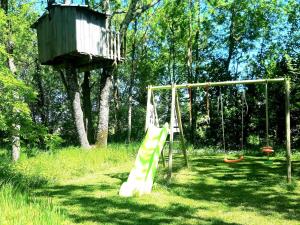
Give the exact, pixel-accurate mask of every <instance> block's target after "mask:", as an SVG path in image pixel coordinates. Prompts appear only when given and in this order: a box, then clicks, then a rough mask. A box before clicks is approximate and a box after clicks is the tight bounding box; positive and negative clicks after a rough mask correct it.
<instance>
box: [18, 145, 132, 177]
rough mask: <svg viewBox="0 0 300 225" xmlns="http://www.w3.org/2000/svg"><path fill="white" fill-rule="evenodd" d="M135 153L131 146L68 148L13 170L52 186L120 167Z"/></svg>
mask: <svg viewBox="0 0 300 225" xmlns="http://www.w3.org/2000/svg"><path fill="white" fill-rule="evenodd" d="M136 150H137V148H136V146H135V145H130V146H127V147H126V146H124V145H122V146H121V145H110V146H109V147H108V148H106V149H97V148H94V149H92V150H83V149H80V148H76V147H69V148H64V149H61V150H59V151H57V152H55V153H41V154H39V155H37V156H36V157H32V158H28V159H27V158H26V159H21V160H20V162H19V163H17V164H16V165H15V166H14V168H15V170H16V171H20V172H22V174H24V175H26V176H31V177H40V178H43V179H46V180H48V181H51V182H56V181H62V180H66V179H72V178H75V177H79V176H82V175H84V174H88V173H96V172H97V171H98V172H99V171H101V170H102V169H104V168H107V167H114V166H117V165H122V164H123V163H126V162H129V161H131V160H132V159H133V157H134V155H135V151H136Z"/></svg>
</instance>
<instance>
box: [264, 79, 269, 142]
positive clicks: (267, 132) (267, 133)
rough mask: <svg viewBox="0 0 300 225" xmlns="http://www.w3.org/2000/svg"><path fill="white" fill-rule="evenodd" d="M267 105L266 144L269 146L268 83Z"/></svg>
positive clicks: (266, 90) (266, 88)
mask: <svg viewBox="0 0 300 225" xmlns="http://www.w3.org/2000/svg"><path fill="white" fill-rule="evenodd" d="M265 105H266V144H267V146H269V97H268V81H267V82H266V85H265Z"/></svg>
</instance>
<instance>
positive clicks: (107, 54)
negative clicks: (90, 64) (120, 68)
mask: <svg viewBox="0 0 300 225" xmlns="http://www.w3.org/2000/svg"><path fill="white" fill-rule="evenodd" d="M105 34H106V43H107V46H106V47H107V48H106V51H105V53H106V57H107V58H110V56H109V53H110V51H109V49H110V43H109V40H110V38H109V30H108V29H105Z"/></svg>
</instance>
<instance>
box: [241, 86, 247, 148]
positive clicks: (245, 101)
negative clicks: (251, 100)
mask: <svg viewBox="0 0 300 225" xmlns="http://www.w3.org/2000/svg"><path fill="white" fill-rule="evenodd" d="M244 105H245V106H246V114H247V113H248V103H247V99H246V92H245V90H243V93H242V137H241V145H242V150H244Z"/></svg>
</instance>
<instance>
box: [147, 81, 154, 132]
mask: <svg viewBox="0 0 300 225" xmlns="http://www.w3.org/2000/svg"><path fill="white" fill-rule="evenodd" d="M151 95H152V90H151V85H149V86H148V92H147V109H146V123H145V132H146V131H147V129H148V127H149V125H150V113H151V112H150V105H151Z"/></svg>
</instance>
